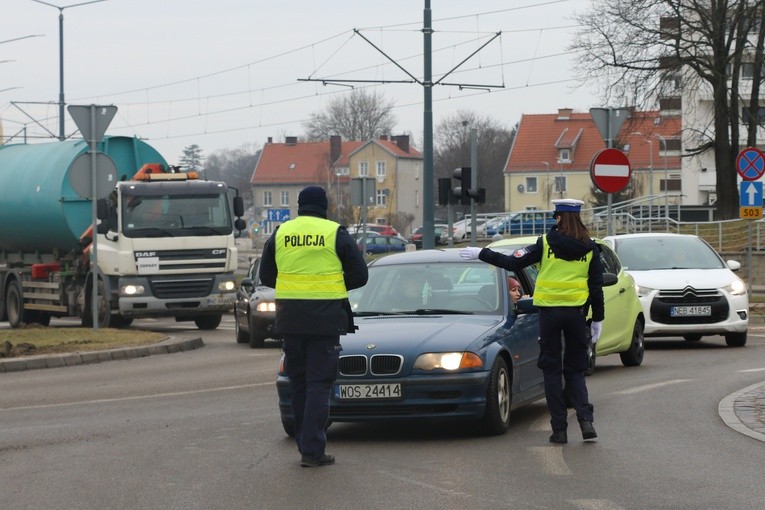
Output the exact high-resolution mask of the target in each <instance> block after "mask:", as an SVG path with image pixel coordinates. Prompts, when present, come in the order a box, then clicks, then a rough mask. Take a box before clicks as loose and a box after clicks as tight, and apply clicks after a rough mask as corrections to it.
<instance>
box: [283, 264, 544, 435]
mask: <svg viewBox="0 0 765 510" xmlns="http://www.w3.org/2000/svg"><path fill="white" fill-rule="evenodd" d="M507 275H508V273H507V272H506V271H505V270H504V269H500V268H497V267H495V266H492V265H489V264H485V263H483V262H479V261H466V260H462V259H461V258H460V257H459V250H457V249H440V250H419V251H412V252H407V253H400V254H393V255H389V256H387V257H382V258H379V259H377V260H375V261H373V262H371V263H370V264H369V282H368V283H367V284H366V285H365V286H364V287H362V288H360V289H356V290H353V291H351V292H350V293H349V300H350V303H351V308H352V310H353V312H354V317H355V322H356V325H357V326H358V328H359V329H358V331H356V333H355V334H353V335H347V336H342V337H340V342H341V344H342V348H343V350H342V352H341V354H340V364H339V375H338V379H337V381H336V384H335V385H334V388H333V390H332V395H331V399H330V420H331V421H333V422H344V421H360V422H364V421H385V420H388V421H390V420H411V419H435V418H437V419H449V418H461V419H463V420H466V419H467V420H471V421H470V422H467V423H466V426H467V427H470V429H471V430H473V429H474V425H475V422H477V424H478V425H479V427H480V429H482V430H483V431H485V432H487V433H492V434H502V433H504V432H505V431H506V430H507V428H508V426H509V424H510V413H511V411H512V410H514V409H516V408H518V407H520V406H522V405H525V404H528V403H530V402H533V401H536V400H538V399H541V398H543V397H544V382H543V377H542V371H541V370H540V369H539V368H538V367H537V358H538V356H539V343H538V341H537V338H538V336H539V320H538V317H537V312H536V308H535V307H533V306H532V305H531V300H530V299H521V300H520V301H519V305H518V311H517V312H516V310H515V308H514V307H513V306H512V303H511V302H510V297H509V294H508V288H507ZM514 276H515V277H516V278H517V279H519V280H520V281H522V282H523V283H524V285H526V286H527V287H531V286H532V285H533V284H532V282H531V281H530V279H529V276H528V275H527V273H526V271H525V270H524V271H521V272H519V274H517V275H514ZM276 386H277V390H278V394H279V410H280V413H281V420H282V424H283V426H284V430H285V432H286V433H287V434H289V435H292V434H293V428H294V427H293V425H294V415H293V414H292V409H291V406H290V390H289V383H288V380H287V376H286V374H285V373H284V369H283V364H281V365H280V368H279V372H278V376H277V381H276Z"/></svg>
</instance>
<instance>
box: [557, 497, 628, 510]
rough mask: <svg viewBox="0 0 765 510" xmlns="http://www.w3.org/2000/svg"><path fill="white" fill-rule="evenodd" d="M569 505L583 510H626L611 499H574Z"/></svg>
mask: <svg viewBox="0 0 765 510" xmlns="http://www.w3.org/2000/svg"><path fill="white" fill-rule="evenodd" d="M569 503H571V504H572V505H574V506H575V507H577V508H581V509H582V510H624V507H623V506H619V505H617V504H616V503H614V502H613V501H611V500H610V499H572V500H569Z"/></svg>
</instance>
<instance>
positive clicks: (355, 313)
mask: <svg viewBox="0 0 765 510" xmlns="http://www.w3.org/2000/svg"><path fill="white" fill-rule="evenodd" d="M375 315H404V314H403V313H402V312H353V316H354V317H373V316H375Z"/></svg>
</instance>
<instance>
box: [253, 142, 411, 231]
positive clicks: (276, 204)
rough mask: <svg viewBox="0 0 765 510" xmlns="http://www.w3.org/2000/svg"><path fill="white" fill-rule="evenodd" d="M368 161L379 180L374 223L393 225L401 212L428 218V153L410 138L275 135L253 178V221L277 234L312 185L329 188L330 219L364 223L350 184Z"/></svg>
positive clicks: (370, 210) (373, 206) (371, 216)
mask: <svg viewBox="0 0 765 510" xmlns="http://www.w3.org/2000/svg"><path fill="white" fill-rule="evenodd" d="M362 163H366V170H365V172H366V173H367V174H368V176H369V177H372V178H374V179H375V184H376V191H377V192H376V195H375V203H374V204H370V206H369V208H368V209H367V213H368V214H367V217H368V221H370V222H374V223H390V221H391V219H392V217H394V216H396V213H398V212H401V213H403V215H404V216H407V217H411V218H412V219H419V221H420V222H421V221H422V204H421V200H420V201H419V202H418V201H417V200H416V197H419V196H420V195H421V189H422V184H421V181H422V179H421V177H420V176H421V175H422V155H421V154H420V153H419V152H418V151H416V150H414V149H413V148H411V147H409V137H408V136H398V137H394V140H388V139H387V137H385V138H384V139H380V140H369V141H343V140H341V138H340V137H339V136H332V137H330V140H326V141H321V142H300V141H298V139H297V137H294V136H288V137H286V138H285V142H284V143H274V141H273V138H271V137H269V139H268V142H267V143H266V144H265V145H264V146H263V150H262V151H261V154H260V158H259V159H258V161H257V163H256V164H255V169H254V171H253V173H252V177H251V179H250V183H251V184H252V187H253V197H254V209H253V211H254V212H253V214H254V215H255V218H253V219H254V220H255V221H257V222H258V223H259V226H260V228H259V235H260V237H265V236H268V235H270V234H271V233H272V232H273V230H274V228H275V227H276V226H277V225H278V224H279V223H280V221H278V220H277V219H276V218H278V217H284V216H283V211H284V210H288V214H287V217H289V218H294V217H295V216H296V215H297V208H298V204H297V199H298V194H299V193H300V191H301V190H302V189H303V188H305V187H306V186H309V185H316V186H322V187H324V188H325V189H326V190H327V197H328V199H329V216H330V219H333V220H335V221H338V222H339V223H343V224H349V223H353V222H356V221H359V218H360V214H359V208H358V207H354V206H351V205H350V200H349V197H350V190H349V188H350V180H351V179H355V178H358V177H359V175H360V173H361V171H362V168H363V166H364V165H362ZM417 190H420V191H419V192H418V191H417ZM277 210H278V211H277ZM269 211H270V212H269ZM411 221H412V220H410V224H409V225H400V224H399V225H394V226H395V227H396V228H398V229H399V231H402V230H404V231H408V230H407V229H404V228H403V227H409V228H411ZM402 233H403V232H402Z"/></svg>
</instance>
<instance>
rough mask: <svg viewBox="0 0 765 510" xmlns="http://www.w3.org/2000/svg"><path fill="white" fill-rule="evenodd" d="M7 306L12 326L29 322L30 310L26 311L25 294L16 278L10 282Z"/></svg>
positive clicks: (6, 300) (16, 326)
mask: <svg viewBox="0 0 765 510" xmlns="http://www.w3.org/2000/svg"><path fill="white" fill-rule="evenodd" d="M5 306H6V311H7V313H8V324H10V325H11V328H14V329H15V328H18V327H19V326H20V325H21V324H22V323H24V322H27V320H26V319H27V316H28V315H29V312H25V311H24V295H23V294H22V293H21V287H20V286H19V282H18V281H16V280H13V281H12V282H10V283H9V284H8V292H7V293H6V295H5Z"/></svg>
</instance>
